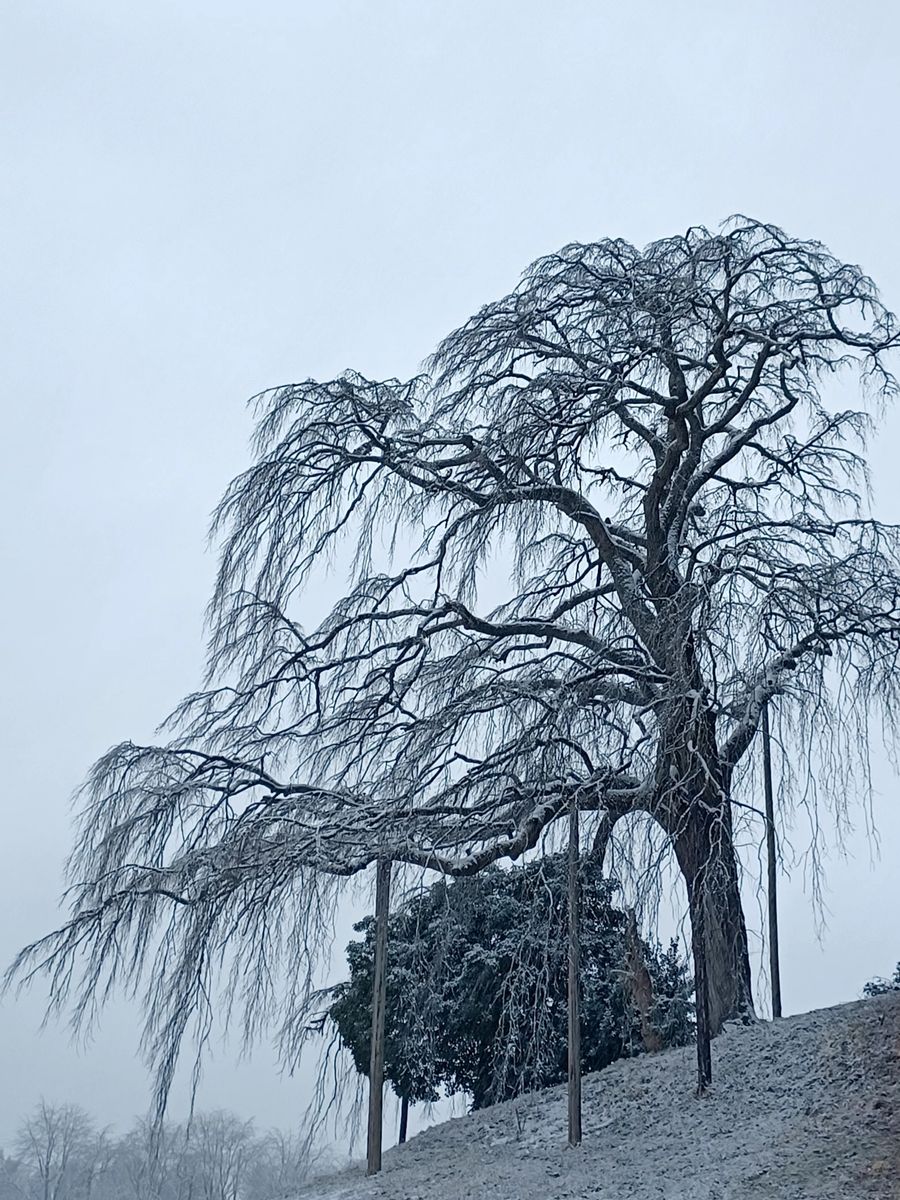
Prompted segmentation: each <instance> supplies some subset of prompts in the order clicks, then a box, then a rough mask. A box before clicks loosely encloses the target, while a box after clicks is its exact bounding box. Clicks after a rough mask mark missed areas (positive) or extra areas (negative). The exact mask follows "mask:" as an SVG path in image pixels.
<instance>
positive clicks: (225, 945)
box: [15, 217, 900, 1100]
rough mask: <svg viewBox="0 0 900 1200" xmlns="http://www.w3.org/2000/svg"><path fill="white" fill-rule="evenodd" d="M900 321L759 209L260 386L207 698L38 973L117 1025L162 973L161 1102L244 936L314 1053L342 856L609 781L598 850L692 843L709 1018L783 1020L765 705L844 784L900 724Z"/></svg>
mask: <svg viewBox="0 0 900 1200" xmlns="http://www.w3.org/2000/svg"><path fill="white" fill-rule="evenodd" d="M897 344H898V332H897V326H896V322H895V320H894V318H893V316H892V315H891V313H890V312H889V311H888V310H887V309H886V308H885V307H884V306H883V304H882V303H881V301H880V299H879V296H878V293H877V290H876V288H875V285H874V284H873V283H872V281H871V280H870V279H869V278H868V277H867V276H866V275H865V274H864V273H863V272H862V271H861V270H860V269H859V268H858V267H856V266H853V265H851V264H848V263H845V262H842V261H841V260H839V259H838V258H836V257H834V256H833V255H832V254H831V253H830V252H829V251H828V250H827V249H826V248H825V247H823V246H822V245H821V244H820V243H817V242H814V241H807V240H802V239H798V238H795V237H792V236H790V235H788V234H786V233H784V232H783V231H781V230H780V229H778V228H777V227H775V226H773V225H769V224H765V223H762V222H759V221H755V220H751V219H746V218H743V217H736V218H734V219H732V220H730V221H729V222H727V223H726V224H725V225H724V226H723V228H722V229H721V230H719V231H710V230H707V229H704V228H692V229H690V230H688V231H687V232H686V233H685V234H682V235H679V236H676V237H671V238H665V239H663V240H660V241H657V242H654V243H652V244H651V245H649V246H647V247H646V248H645V249H643V250H641V249H638V248H636V247H634V246H632V245H630V244H629V243H627V242H625V241H622V240H619V239H603V240H601V241H597V242H593V243H589V244H572V245H569V246H565V247H563V248H562V249H561V250H560V251H558V252H557V253H555V254H550V255H548V256H547V257H545V258H541V259H539V260H538V261H537V262H535V263H534V264H533V265H532V266H531V267H529V268H528V270H527V271H526V272H525V274H524V276H523V278H522V280H521V282H520V284H519V285H518V286H517V287H515V288H514V289H513V290H512V291H511V292H510V293H509V294H507V295H505V296H503V297H501V298H500V299H499V300H495V301H492V302H490V303H488V304H485V305H484V306H483V307H482V308H481V309H480V310H479V311H478V312H477V313H476V314H475V315H474V316H472V317H471V318H470V319H469V320H468V321H466V322H465V323H464V324H463V325H461V326H460V328H458V329H457V330H456V331H454V332H453V333H451V334H450V335H449V336H448V337H447V338H446V339H445V340H444V341H443V342H442V343H441V344H440V346H439V347H438V348H437V350H436V351H435V353H434V354H433V355H432V357H431V358H430V359H429V360H428V362H427V364H426V367H425V370H424V372H423V373H422V374H420V375H417V376H416V377H415V378H412V379H409V380H397V379H389V380H381V381H373V380H370V379H367V378H365V377H364V376H362V375H361V374H358V373H356V372H347V373H345V374H343V375H341V376H339V377H338V378H336V379H332V380H327V381H324V382H319V381H315V380H306V381H304V382H302V383H298V384H293V385H289V386H286V387H279V388H276V389H274V390H271V391H267V392H264V393H262V394H261V395H259V396H258V397H257V398H256V400H255V410H256V413H257V416H258V426H257V432H256V438H255V442H254V454H255V457H254V461H253V462H252V464H251V465H250V466H249V467H248V469H247V470H246V471H245V472H244V473H243V474H241V475H240V476H238V478H237V479H235V480H234V482H233V483H232V484H231V485H230V487H229V488H228V490H227V492H226V493H225V496H224V499H223V500H222V502H221V504H220V506H219V508H218V512H217V515H216V520H215V528H214V532H215V534H216V535H217V536H218V537H219V539H220V545H221V557H220V568H219V575H218V582H217V585H216V588H215V593H214V595H213V598H212V602H211V606H210V610H209V622H210V652H209V678H208V680H207V684H206V687H205V688H204V690H203V691H201V692H198V693H197V694H194V695H191V696H189V697H188V698H187V699H186V700H185V701H184V702H183V703H182V704H181V705H180V706H179V707H178V708H177V709H176V711H175V713H174V715H173V717H172V719H171V722H170V725H169V740H167V741H164V742H163V743H162V744H159V745H150V746H138V745H134V744H132V743H125V744H122V745H118V746H115V747H113V748H112V749H111V750H110V751H109V752H108V753H107V754H105V755H104V756H103V757H102V758H101V759H100V760H99V762H98V763H97V764H96V765H95V767H94V768H93V770H92V772H91V774H90V776H89V779H88V781H87V784H86V786H85V789H84V792H83V795H82V800H81V808H80V816H79V825H78V834H77V841H76V845H75V849H74V852H73V855H72V858H71V862H70V867H69V880H70V884H71V890H70V892H69V897H70V904H71V911H70V916H69V919H68V920H67V922H66V923H65V925H64V926H63V927H62V928H61V929H60V930H58V931H56V932H55V933H53V934H51V935H49V936H48V937H46V938H43V939H41V940H40V941H38V942H37V943H35V944H34V945H33V946H31V947H29V948H28V949H27V950H26V951H25V952H24V953H23V955H22V956H21V957H20V959H19V960H18V962H17V964H16V968H15V969H16V972H17V974H18V976H19V977H20V978H21V977H27V976H28V975H29V973H32V972H35V971H45V972H46V973H47V974H48V975H49V978H50V984H51V992H52V997H53V1000H54V1002H56V1003H62V1002H64V1001H65V1000H67V999H72V1000H73V1002H74V1005H75V1011H76V1015H77V1016H80V1017H82V1018H86V1017H89V1016H90V1014H91V1013H92V1012H93V1011H94V1007H95V1001H96V1000H97V999H98V998H102V997H103V996H105V995H106V994H107V990H108V987H109V986H110V984H112V983H114V982H116V981H118V982H121V983H123V984H124V985H125V986H126V987H130V988H132V989H143V995H144V1002H145V1006H146V1010H147V1014H148V1027H147V1035H146V1044H147V1046H148V1049H149V1053H150V1056H151V1058H152V1059H153V1061H154V1062H155V1064H156V1066H157V1071H158V1080H159V1097H160V1100H162V1098H163V1097H164V1095H165V1092H166V1089H167V1087H168V1083H169V1081H170V1079H171V1074H172V1069H173V1063H174V1056H175V1053H176V1051H177V1046H178V1044H179V1042H180V1040H181V1037H182V1035H183V1033H184V1031H185V1028H186V1025H187V1023H188V1021H189V1020H190V1019H191V1017H194V1016H196V1017H197V1018H198V1019H199V1020H200V1022H201V1024H203V1023H204V1022H206V1021H208V1019H209V997H210V995H211V994H213V990H214V988H213V984H214V978H215V976H216V975H217V973H218V972H219V971H220V970H221V969H222V968H223V964H224V965H225V969H226V971H228V970H230V971H231V972H232V973H233V974H232V977H231V983H230V988H229V995H230V997H231V1000H232V1002H233V1003H234V1004H235V1005H237V1006H238V1007H240V1008H242V1009H243V1011H244V1016H245V1028H246V1031H247V1033H248V1035H252V1034H253V1033H254V1032H256V1031H257V1030H258V1029H259V1028H260V1027H261V1026H262V1024H264V1023H265V1022H266V1021H267V1020H268V1019H270V1018H271V1019H275V1020H277V1022H278V1024H279V1027H280V1028H281V1029H282V1031H283V1034H284V1046H285V1053H286V1055H287V1056H289V1057H290V1056H291V1055H292V1054H293V1053H294V1051H295V1049H296V1037H295V1031H296V1030H297V1029H298V1028H302V1024H303V1022H302V1017H303V1014H304V1013H306V1012H308V1008H309V1002H310V998H311V996H312V994H313V991H314V983H315V978H314V970H315V966H316V963H317V961H318V959H319V957H320V955H321V952H322V950H323V948H324V947H325V946H326V945H327V941H328V932H329V929H330V927H331V922H330V916H331V908H330V905H331V903H332V902H333V900H334V897H335V895H336V892H337V888H338V882H332V883H331V884H329V883H328V880H329V879H330V880H332V881H339V880H340V879H341V878H345V877H347V876H352V875H354V874H357V873H359V872H361V871H363V870H365V869H366V868H367V867H368V866H369V864H371V863H372V862H373V860H374V859H375V858H376V857H378V856H384V857H389V858H391V859H393V860H395V861H400V862H404V863H407V864H411V865H413V866H415V867H420V868H425V869H432V870H435V871H438V872H440V873H442V874H444V875H467V874H474V873H476V872H478V871H480V870H481V869H483V868H484V867H486V866H487V865H488V864H490V863H491V862H496V861H498V860H500V859H503V858H516V857H518V856H519V855H521V854H523V853H524V852H525V851H527V850H529V849H531V848H533V847H535V846H537V844H538V843H539V841H540V840H541V839H542V838H543V837H544V836H545V834H548V833H549V832H550V831H551V830H552V827H553V825H554V823H555V822H556V821H557V820H558V818H560V816H561V815H562V814H563V813H564V811H565V810H566V809H567V808H568V807H569V806H570V805H571V804H572V803H575V804H577V806H578V807H579V808H580V809H581V810H582V811H584V812H586V813H593V814H596V816H595V818H594V819H595V820H596V827H595V837H596V842H597V848H598V853H599V852H601V851H602V849H603V847H604V845H605V844H606V842H607V840H608V839H609V837H610V835H611V831H612V830H613V828H614V826H615V825H616V823H617V822H619V821H620V820H621V819H622V818H623V817H625V816H630V815H632V814H639V815H640V816H641V817H643V818H646V819H648V820H649V821H650V822H651V823H652V824H653V825H654V826H655V827H656V828H658V829H659V830H660V831H661V832H662V833H663V834H664V836H665V838H666V839H667V842H668V844H669V845H670V846H671V848H672V851H673V852H674V855H675V858H676V860H677V862H678V866H679V868H680V870H681V873H682V876H683V878H684V882H685V885H686V889H687V896H688V904H689V907H690V915H691V922H692V928H693V953H694V959H695V971H696V974H697V978H698V988H699V994H698V1001H699V1003H698V1028H699V1026H700V1022H701V1019H702V1023H703V1027H704V1028H706V1026H707V1024H708V1025H709V1026H711V1027H712V1029H713V1030H715V1029H717V1028H718V1027H720V1026H721V1023H722V1022H723V1021H724V1020H725V1019H727V1018H728V1017H731V1016H736V1015H741V1014H752V997H751V986H750V983H751V981H750V966H749V955H748V949H747V936H746V930H745V924H744V917H743V912H742V908H741V899H740V890H739V869H738V863H737V860H736V854H735V848H734V830H735V824H736V823H737V822H739V821H741V820H742V819H743V818H742V814H746V813H747V812H748V811H749V810H748V809H747V808H746V807H742V806H743V805H746V804H747V803H748V801H747V799H746V798H743V799H742V798H741V796H740V785H741V777H742V772H743V771H744V770H745V768H746V765H747V763H748V761H749V755H750V751H751V747H752V745H753V743H754V739H755V738H756V736H757V733H758V729H759V724H760V719H761V712H762V710H763V708H764V707H765V705H766V704H768V703H769V702H770V701H771V699H772V698H773V697H778V698H779V706H778V707H779V715H780V718H781V719H782V720H784V721H785V722H789V723H791V724H790V728H791V730H792V745H791V759H792V767H793V771H792V773H791V774H789V775H788V777H787V778H786V781H785V786H786V787H787V788H790V786H791V784H792V781H793V784H794V785H795V790H794V795H795V796H798V795H799V796H801V797H803V798H804V799H805V800H806V801H807V802H811V803H818V804H821V803H825V802H828V801H831V802H832V803H833V804H835V805H837V806H841V805H844V804H846V803H847V802H848V798H852V796H853V794H854V791H858V788H859V786H860V785H862V786H865V780H866V778H867V774H866V765H867V762H868V753H869V737H868V720H869V717H870V715H871V714H872V713H873V712H875V713H876V714H878V715H880V716H881V718H883V720H884V722H885V727H886V728H887V729H888V732H889V734H890V735H891V736H893V730H894V721H895V716H896V702H897V688H898V680H900V672H898V670H897V665H898V664H897V650H898V634H900V607H898V603H900V602H898V597H900V569H898V531H897V529H896V528H895V527H894V526H888V525H885V524H882V523H879V522H877V521H875V520H874V519H872V517H871V514H870V512H869V510H868V508H867V491H866V487H867V484H866V464H865V458H864V450H865V443H866V438H867V436H868V433H869V431H870V429H871V426H872V419H873V417H874V416H875V415H877V412H878V407H879V405H880V404H881V402H883V401H884V400H888V399H891V398H893V396H894V395H895V394H896V391H897V381H896V379H895V377H894V375H893V374H892V373H891V369H890V354H891V352H892V351H894V350H895V349H896V347H897ZM328 562H332V563H334V564H336V566H337V567H338V570H339V575H340V578H341V582H340V583H339V584H338V585H337V586H338V587H339V588H340V589H341V591H340V595H339V597H338V599H337V600H336V601H335V602H334V604H333V605H332V606H331V610H330V612H328V613H327V615H326V616H325V617H324V619H322V620H321V621H318V620H314V621H313V622H312V623H311V624H309V623H308V620H307V614H308V613H309V611H310V605H311V604H312V603H313V600H314V599H315V598H316V596H317V595H318V594H320V593H321V592H322V588H323V583H322V580H323V572H324V569H325V566H326V564H327V563H328ZM751 807H752V805H751ZM623 828H624V829H625V830H626V833H633V832H634V830H635V828H636V825H635V823H634V822H626V824H625V826H624V827H623ZM624 840H625V843H626V844H625V846H624V848H623V852H624V853H625V854H627V853H628V844H627V838H625V839H624ZM701 984H702V986H701ZM281 985H283V987H282V986H281ZM707 1018H708V1020H707Z"/></svg>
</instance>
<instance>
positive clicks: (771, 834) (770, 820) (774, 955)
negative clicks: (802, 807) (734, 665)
mask: <svg viewBox="0 0 900 1200" xmlns="http://www.w3.org/2000/svg"><path fill="white" fill-rule="evenodd" d="M762 746H763V786H764V788H765V794H766V857H767V858H768V865H769V885H768V901H769V974H770V978H771V984H772V1017H773V1019H777V1018H778V1017H780V1016H781V966H780V963H779V959H778V847H777V844H776V841H775V801H774V797H773V789H772V743H771V737H770V735H769V706H768V704H766V705H765V706H764V708H763V711H762Z"/></svg>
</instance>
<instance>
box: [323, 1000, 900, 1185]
mask: <svg viewBox="0 0 900 1200" xmlns="http://www.w3.org/2000/svg"><path fill="white" fill-rule="evenodd" d="M693 1070H694V1061H693V1051H692V1050H674V1051H667V1052H664V1053H662V1054H658V1055H652V1056H646V1057H643V1058H638V1059H632V1060H630V1061H625V1062H619V1063H615V1064H613V1065H612V1066H611V1067H609V1068H607V1070H605V1071H603V1072H601V1073H599V1074H595V1075H590V1076H588V1077H587V1078H586V1079H585V1094H584V1144H583V1145H582V1146H581V1148H580V1149H578V1150H575V1151H573V1150H569V1149H567V1148H566V1147H565V1120H566V1109H565V1090H564V1089H563V1088H552V1089H548V1090H547V1091H544V1092H539V1093H536V1094H534V1095H532V1096H529V1097H525V1098H523V1099H521V1100H518V1101H511V1102H509V1103H507V1104H501V1105H497V1106H496V1107H495V1108H491V1109H485V1110H483V1111H482V1112H479V1113H473V1114H472V1115H470V1116H466V1117H460V1118H457V1119H455V1120H452V1121H448V1122H446V1123H445V1124H443V1125H437V1126H434V1127H433V1128H431V1129H428V1130H426V1131H425V1132H424V1133H422V1134H420V1135H419V1136H418V1137H416V1138H414V1139H413V1140H412V1141H410V1142H409V1143H407V1145H406V1146H403V1147H399V1148H396V1149H393V1150H389V1151H388V1152H387V1153H386V1154H385V1158H384V1170H383V1172H382V1174H381V1175H380V1176H378V1177H376V1178H373V1179H366V1178H365V1177H364V1175H363V1173H362V1170H361V1169H360V1170H353V1171H347V1172H344V1173H342V1174H340V1175H336V1176H333V1177H331V1178H329V1179H324V1180H320V1181H318V1182H317V1183H316V1184H315V1185H314V1186H312V1187H310V1188H309V1189H308V1190H306V1191H305V1192H304V1193H303V1198H304V1200H374V1198H376V1197H381V1198H384V1197H390V1198H392V1200H462V1198H463V1197H466V1198H469V1200H475V1198H478V1200H481V1198H482V1197H483V1198H485V1200H556V1198H562V1197H570V1198H575V1197H585V1198H587V1197H591V1198H596V1200H607V1198H608V1200H650V1197H653V1198H654V1200H659V1198H665V1200H761V1198H764V1197H775V1196H777V1197H785V1198H786V1200H855V1198H857V1197H859V1198H860V1200H863V1198H865V1200H870V1198H876V1197H877V1198H878V1200H900V994H897V995H891V996H884V997H879V998H876V999H873V1000H865V1001H859V1002H857V1003H854V1004H846V1005H842V1006H840V1007H838V1008H831V1009H823V1010H820V1011H818V1012H812V1013H806V1014H804V1015H802V1016H797V1017H789V1018H787V1019H786V1020H783V1021H780V1022H778V1023H777V1024H771V1023H768V1022H761V1023H760V1024H758V1025H756V1026H753V1027H751V1028H747V1029H743V1028H742V1029H730V1030H728V1031H727V1032H726V1033H724V1034H723V1035H722V1036H721V1037H719V1038H717V1039H716V1041H715V1043H714V1085H713V1088H712V1090H711V1092H710V1094H709V1095H708V1096H707V1097H706V1098H704V1099H696V1098H695V1096H694V1094H693V1090H692V1085H693Z"/></svg>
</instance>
